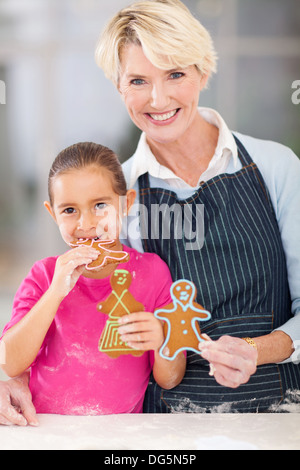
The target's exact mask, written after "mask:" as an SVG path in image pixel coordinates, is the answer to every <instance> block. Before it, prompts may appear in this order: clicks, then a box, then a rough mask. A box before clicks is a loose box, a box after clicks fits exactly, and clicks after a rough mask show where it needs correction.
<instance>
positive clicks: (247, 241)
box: [139, 137, 300, 413]
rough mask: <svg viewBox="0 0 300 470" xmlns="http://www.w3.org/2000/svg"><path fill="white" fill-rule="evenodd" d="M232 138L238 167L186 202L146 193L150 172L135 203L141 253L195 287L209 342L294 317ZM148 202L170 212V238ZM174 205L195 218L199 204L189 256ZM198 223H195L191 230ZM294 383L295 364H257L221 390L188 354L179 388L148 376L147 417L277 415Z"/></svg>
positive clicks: (273, 228)
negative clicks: (199, 235)
mask: <svg viewBox="0 0 300 470" xmlns="http://www.w3.org/2000/svg"><path fill="white" fill-rule="evenodd" d="M235 139H236V143H237V146H238V156H239V159H240V161H241V163H242V169H241V170H240V171H238V172H236V173H233V174H225V173H224V174H220V175H218V176H216V177H214V178H212V179H210V180H209V181H207V182H205V183H203V184H202V185H201V186H200V187H199V189H198V190H197V191H196V192H195V193H194V195H193V196H192V197H190V198H188V199H186V200H179V199H177V196H176V194H175V193H174V192H172V191H169V190H164V189H162V188H150V184H149V175H148V173H146V174H144V175H142V176H140V178H139V195H140V204H141V208H142V207H144V208H146V210H142V209H141V212H140V214H141V215H140V227H141V234H142V241H143V247H144V250H145V251H146V252H147V251H148V252H154V253H157V254H158V255H159V256H160V257H161V258H162V259H163V260H164V261H166V263H167V264H168V266H169V268H170V271H171V274H172V278H173V281H176V280H178V279H183V278H185V279H189V280H191V281H193V282H194V283H195V285H196V287H197V299H196V301H197V302H198V303H200V304H202V305H203V306H204V307H205V308H206V309H207V310H209V311H210V312H211V314H212V318H211V320H209V321H207V322H205V323H203V322H202V323H201V325H200V328H201V331H202V333H206V334H208V335H209V336H210V337H211V338H212V339H213V340H216V339H218V338H220V337H221V336H223V335H231V336H235V337H244V336H251V337H254V338H255V337H256V336H261V335H266V334H268V333H270V332H271V331H272V330H273V329H275V328H277V327H279V326H280V325H282V324H283V323H285V322H286V321H287V320H288V319H289V318H290V317H291V299H290V294H289V286H288V280H287V269H286V260H285V254H284V250H283V246H282V242H281V237H280V232H279V229H278V225H277V220H276V217H275V213H274V210H273V207H272V203H271V200H270V196H269V193H268V190H267V187H266V185H265V183H264V180H263V177H262V175H261V173H260V172H259V170H258V168H257V166H256V164H255V163H254V162H253V161H252V159H251V157H250V155H249V154H248V152H247V151H246V149H245V148H244V147H243V145H242V143H241V142H240V141H239V140H238V139H237V138H236V137H235ZM153 204H154V205H155V204H156V205H159V207H164V208H167V209H168V217H169V219H170V227H169V229H170V236H169V237H163V236H162V233H161V230H162V229H161V226H162V224H161V223H160V220H159V218H157V217H155V218H154V219H153V216H152V217H151V206H152V205H153ZM174 204H176V208H178V206H180V207H181V208H182V210H183V209H184V207H185V208H186V207H187V205H188V209H189V211H191V213H192V214H193V215H194V219H196V216H197V206H199V205H201V204H203V205H204V206H202V207H204V241H203V240H202V242H201V245H199V249H190V250H186V246H187V245H186V243H187V242H189V241H190V240H187V239H186V237H185V235H186V234H185V233H184V230H183V229H182V227H181V229H182V230H181V232H182V234H183V235H182V237H181V238H178V228H179V226H178V217H175V212H176V211H175V210H172V211H170V208H171V207H172V208H174V207H175V206H174ZM163 205H164V206H163ZM163 218H164V216H163ZM175 219H176V220H175ZM181 220H182V224H183V222H184V221H183V217H182V218H181ZM153 224H154V225H155V226H153ZM195 224H196V220H194V222H193V224H192V229H193V230H194V232H196V225H195ZM151 234H152V238H151ZM153 234H154V236H153ZM299 385H300V370H299V366H298V365H294V364H292V363H287V364H268V365H263V366H259V367H258V368H257V372H256V373H255V374H254V375H253V376H251V378H250V380H249V382H248V383H247V384H244V385H241V386H240V387H239V388H237V389H231V388H228V387H224V386H221V385H219V384H218V383H217V382H216V381H215V379H214V377H211V376H209V366H208V363H207V361H205V360H204V359H202V358H201V356H200V355H198V354H195V353H192V352H188V355H187V370H186V374H185V377H184V379H183V380H182V382H181V383H180V384H179V385H178V386H177V387H175V388H174V389H172V390H164V389H161V388H160V387H159V386H158V385H157V384H156V383H155V381H154V379H153V377H152V378H151V380H150V384H149V387H148V390H147V393H146V397H145V403H144V412H146V413H168V412H268V411H277V407H278V406H279V405H280V404H281V403H284V400H289V399H290V398H291V397H292V396H293V395H295V391H297V390H299V388H300V387H299ZM279 409H280V408H278V410H279Z"/></svg>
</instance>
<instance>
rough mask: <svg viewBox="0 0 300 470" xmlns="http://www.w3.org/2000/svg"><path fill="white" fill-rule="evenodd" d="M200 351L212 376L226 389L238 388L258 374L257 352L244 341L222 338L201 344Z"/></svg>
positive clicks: (228, 337) (229, 337) (227, 337)
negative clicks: (208, 364) (208, 365)
mask: <svg viewBox="0 0 300 470" xmlns="http://www.w3.org/2000/svg"><path fill="white" fill-rule="evenodd" d="M199 350H200V351H201V355H202V357H203V358H204V359H206V360H207V361H209V363H210V365H211V375H214V377H215V379H216V381H217V382H218V383H219V384H220V385H224V386H225V387H230V388H237V387H239V386H240V385H242V384H245V383H247V382H248V380H249V379H250V377H251V375H252V374H254V373H255V372H256V363H257V355H258V354H257V350H256V349H255V348H253V347H252V346H250V345H249V344H248V343H247V342H246V341H244V340H243V339H240V338H234V337H232V336H222V337H221V338H220V339H218V340H217V341H203V342H201V343H200V344H199Z"/></svg>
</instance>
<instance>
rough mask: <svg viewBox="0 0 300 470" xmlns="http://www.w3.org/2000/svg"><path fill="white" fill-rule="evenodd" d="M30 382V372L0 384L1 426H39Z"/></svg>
mask: <svg viewBox="0 0 300 470" xmlns="http://www.w3.org/2000/svg"><path fill="white" fill-rule="evenodd" d="M28 382H29V373H28V372H25V373H24V374H23V375H22V376H20V377H17V378H15V379H11V380H7V381H3V382H0V424H4V425H11V424H15V425H17V426H27V424H29V425H30V426H38V424H39V422H38V420H37V417H36V411H35V408H34V406H33V403H32V397H31V393H30V390H29V386H28Z"/></svg>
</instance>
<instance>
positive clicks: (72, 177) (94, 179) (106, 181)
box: [52, 166, 115, 201]
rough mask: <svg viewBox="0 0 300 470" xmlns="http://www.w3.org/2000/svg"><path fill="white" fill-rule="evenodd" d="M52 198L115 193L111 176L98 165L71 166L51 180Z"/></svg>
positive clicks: (88, 196) (97, 195)
mask: <svg viewBox="0 0 300 470" xmlns="http://www.w3.org/2000/svg"><path fill="white" fill-rule="evenodd" d="M52 193H53V196H54V200H55V201H57V200H58V199H64V198H67V197H72V198H73V199H83V198H91V197H93V195H95V197H100V196H104V195H105V196H112V195H113V194H115V191H114V189H113V184H112V177H111V175H110V173H109V172H108V171H107V170H106V169H105V168H101V167H98V166H89V167H84V168H78V169H75V168H72V169H70V170H68V171H66V172H63V173H60V174H59V175H56V176H55V178H54V179H53V181H52Z"/></svg>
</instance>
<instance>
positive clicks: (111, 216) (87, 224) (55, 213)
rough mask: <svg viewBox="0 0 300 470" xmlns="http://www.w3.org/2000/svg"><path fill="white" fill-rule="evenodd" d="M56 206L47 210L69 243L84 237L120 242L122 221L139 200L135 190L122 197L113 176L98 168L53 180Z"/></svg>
mask: <svg viewBox="0 0 300 470" xmlns="http://www.w3.org/2000/svg"><path fill="white" fill-rule="evenodd" d="M51 189H52V195H53V205H52V206H51V205H50V203H49V202H45V207H46V209H47V210H48V211H49V212H50V214H51V216H52V217H53V218H54V220H55V222H56V223H57V225H58V227H59V230H60V233H61V236H62V238H63V240H64V241H65V242H66V243H67V244H69V243H70V242H74V241H75V240H80V239H84V238H89V239H93V238H101V239H110V240H118V238H119V234H120V230H121V224H122V223H121V221H122V217H123V216H124V215H127V212H128V211H129V209H130V207H131V205H132V204H133V202H134V199H135V191H134V190H130V191H128V192H127V195H126V196H119V195H118V194H117V193H116V192H115V191H114V189H113V186H112V176H111V175H110V173H109V172H108V171H107V170H106V169H105V168H101V167H98V166H95V165H93V166H88V167H85V168H80V169H72V170H68V171H67V172H65V173H62V174H60V175H58V176H56V177H55V178H54V179H53V180H52V185H51Z"/></svg>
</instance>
